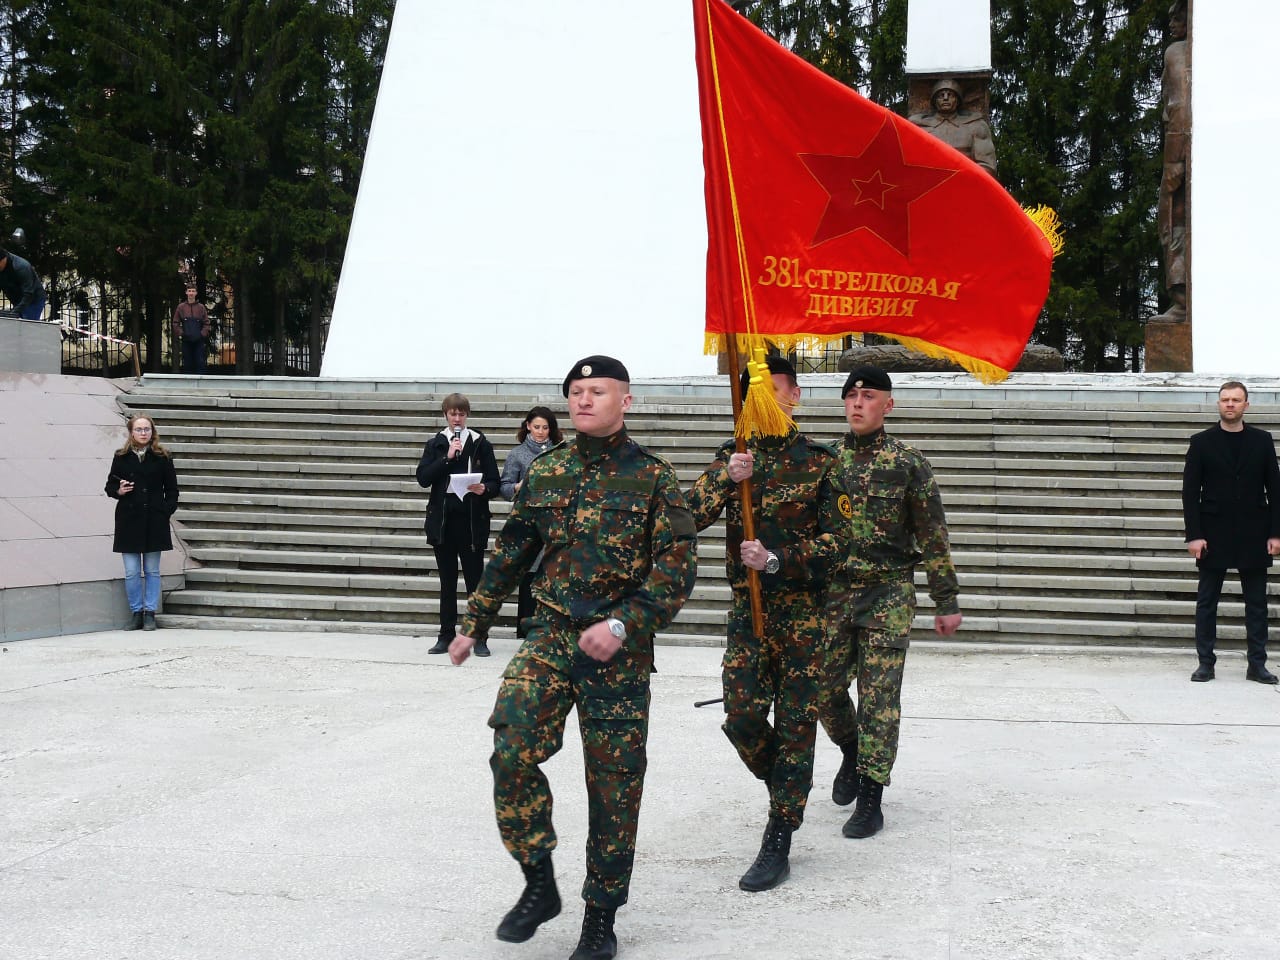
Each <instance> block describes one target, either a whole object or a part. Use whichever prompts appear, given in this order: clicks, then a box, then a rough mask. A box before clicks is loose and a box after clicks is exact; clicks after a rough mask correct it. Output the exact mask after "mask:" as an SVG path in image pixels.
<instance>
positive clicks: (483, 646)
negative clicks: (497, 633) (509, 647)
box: [471, 640, 489, 657]
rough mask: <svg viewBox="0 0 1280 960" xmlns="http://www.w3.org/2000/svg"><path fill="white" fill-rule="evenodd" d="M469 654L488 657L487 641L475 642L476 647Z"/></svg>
mask: <svg viewBox="0 0 1280 960" xmlns="http://www.w3.org/2000/svg"><path fill="white" fill-rule="evenodd" d="M471 652H472V653H474V654H475V655H476V656H477V657H487V656H489V641H488V640H477V641H476V645H475V647H474V648H473V649H472V651H471Z"/></svg>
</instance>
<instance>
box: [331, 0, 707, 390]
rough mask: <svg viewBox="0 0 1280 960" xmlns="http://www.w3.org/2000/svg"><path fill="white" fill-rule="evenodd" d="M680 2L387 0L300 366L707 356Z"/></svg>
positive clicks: (531, 370)
mask: <svg viewBox="0 0 1280 960" xmlns="http://www.w3.org/2000/svg"><path fill="white" fill-rule="evenodd" d="M692 16H693V14H692V9H691V4H690V3H689V2H688V0H652V2H649V3H640V4H636V3H630V4H623V3H602V2H600V0H549V2H546V3H502V4H493V3H480V4H461V3H454V4H444V3H426V2H412V3H400V4H398V5H397V6H396V11H395V19H394V22H393V24H392V28H391V37H390V43H389V46H388V49H387V58H386V65H385V68H384V70H383V74H382V84H381V88H380V90H379V93H378V102H377V108H376V111H375V114H374V121H373V128H372V133H371V137H370V142H369V150H368V154H367V156H366V158H365V165H364V171H363V175H362V177H361V182H360V192H359V198H358V200H357V202H356V209H355V216H354V219H353V222H352V225H351V234H350V237H349V240H348V245H347V253H346V259H345V261H344V263H343V266H342V276H341V280H340V282H339V284H338V293H337V301H336V303H335V306H334V315H333V325H332V327H331V328H330V332H329V340H328V344H327V348H326V350H325V355H324V363H323V366H322V374H323V375H324V376H334V377H428V376H429V377H437V378H438V377H459V378H461V377H469V378H475V377H497V378H501V377H513V376H524V377H535V376H550V377H556V378H559V377H561V376H563V375H564V373H565V372H566V371H567V370H568V368H569V366H570V364H572V363H573V362H574V361H575V360H577V359H579V358H580V357H582V356H584V355H586V354H592V353H606V354H613V355H616V356H617V357H619V358H620V359H622V360H623V361H624V362H625V363H626V364H627V365H628V368H629V369H630V371H631V373H632V375H633V376H634V377H637V378H639V377H647V376H684V375H693V374H707V373H714V372H715V358H714V357H706V356H704V355H703V353H702V348H703V327H704V320H705V313H704V310H705V284H706V216H705V212H704V207H703V194H702V139H701V132H700V128H699V121H698V91H697V75H696V72H695V65H694V47H693V21H692Z"/></svg>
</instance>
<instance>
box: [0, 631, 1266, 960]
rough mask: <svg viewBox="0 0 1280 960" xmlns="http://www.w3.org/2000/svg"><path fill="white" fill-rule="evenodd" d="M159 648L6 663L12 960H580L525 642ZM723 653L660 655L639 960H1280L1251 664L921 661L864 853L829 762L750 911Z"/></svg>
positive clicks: (139, 643)
mask: <svg viewBox="0 0 1280 960" xmlns="http://www.w3.org/2000/svg"><path fill="white" fill-rule="evenodd" d="M429 642H430V641H429V640H425V639H419V640H414V639H412V638H408V637H398V636H368V635H359V636H357V635H343V634H331V633H314V634H309V633H287V634H272V633H246V632H222V631H209V630H204V631H188V630H160V631H157V632H155V633H120V632H105V633H96V634H84V635H78V636H68V637H53V638H47V639H39V640H26V641H21V642H15V643H8V644H6V645H4V648H3V649H4V652H3V653H0V958H6V960H7V958H11V957H12V958H23V960H37V958H50V960H80V958H84V960H89V958H93V960H105V958H111V960H114V958H127V960H152V958H155V960H206V958H207V960H215V958H216V960H259V958H262V960H267V958H270V960H292V958H298V960H304V958H305V960H329V958H335V960H336V958H343V960H347V958H352V960H355V958H359V960H370V958H372V960H427V958H449V960H453V958H478V960H488V958H495V960H499V958H500V960H543V958H558V960H564V958H566V957H567V956H568V954H569V953H570V952H571V951H572V949H573V946H574V944H575V943H576V940H577V933H578V927H579V923H580V920H581V901H580V899H579V897H578V892H579V888H580V884H581V882H582V875H583V853H582V850H583V841H584V837H585V818H586V804H585V794H584V788H583V784H582V761H581V754H580V750H579V742H578V738H577V731H576V725H574V724H573V723H572V721H571V724H570V729H569V730H568V731H567V735H566V743H565V749H564V750H563V751H562V752H561V753H560V754H559V755H558V756H557V757H555V758H554V759H553V760H551V761H550V762H549V763H548V764H547V773H548V776H549V777H550V778H551V782H552V788H553V790H554V791H555V797H556V826H557V829H558V831H559V834H560V839H561V845H560V848H559V849H558V850H557V852H556V865H557V872H558V877H559V882H560V888H561V894H562V896H564V899H565V910H564V912H563V913H562V914H561V916H560V917H559V918H557V919H555V920H553V921H551V922H550V923H548V924H547V925H545V926H544V927H543V928H542V929H541V930H540V931H539V932H538V934H537V935H536V936H535V937H534V938H533V939H532V940H531V941H529V942H528V943H526V944H520V945H512V944H504V943H500V942H498V941H497V940H496V939H494V937H493V930H494V928H495V927H496V925H497V923H498V920H499V919H500V918H501V916H502V914H503V912H504V911H505V910H506V909H507V908H508V907H509V906H510V905H511V904H512V903H513V902H514V900H515V898H516V897H517V896H518V894H519V890H520V887H521V876H520V872H519V869H518V868H517V866H516V865H515V863H514V861H512V860H511V859H510V858H509V857H508V856H507V854H506V853H505V852H504V851H503V849H502V847H501V844H500V842H499V840H498V836H497V830H496V827H495V826H494V822H493V813H492V800H491V780H490V775H489V770H488V766H487V756H488V750H489V744H490V737H489V731H488V729H487V728H486V727H485V719H486V717H487V715H488V711H489V709H490V707H491V706H492V701H493V695H494V691H495V689H496V686H497V681H498V677H499V675H500V673H501V670H502V666H503V664H504V662H505V659H506V657H507V656H509V655H510V653H511V652H512V650H513V649H514V641H511V640H502V639H498V640H494V641H492V642H491V647H492V648H493V650H494V656H493V657H492V658H490V659H488V660H476V659H473V660H471V661H470V662H469V663H467V664H466V665H465V666H464V667H462V668H454V667H452V666H450V665H449V664H448V663H447V661H446V660H445V658H442V657H429V656H427V655H426V648H427V646H428V645H429ZM718 661H719V651H718V650H714V649H706V648H688V647H661V648H659V651H658V666H659V670H660V672H659V673H658V674H657V675H656V676H655V678H654V683H653V692H654V701H653V711H652V721H651V731H650V766H649V774H648V779H647V782H646V797H645V801H644V808H643V814H642V818H641V825H640V839H639V848H638V856H637V863H636V870H635V876H634V879H633V883H632V891H631V903H630V904H628V905H627V906H626V907H624V908H623V909H622V910H620V911H619V914H618V924H617V930H618V935H619V940H620V952H619V956H620V957H622V958H626V960H659V958H661V960H669V958H677V960H682V958H731V957H732V958H738V957H751V958H755V960H773V958H784V957H787V958H790V957H796V958H817V960H826V958H833V960H834V958H849V957H854V958H858V957H872V958H903V960H942V958H948V960H960V958H966V960H967V958H973V960H992V958H1010V960H1015V958H1016V960H1023V958H1027V960H1031V958H1113V957H1114V958H1126V960H1132V958H1152V960H1157V958H1159V960H1166V958H1214V960H1230V958H1240V960H1259V958H1280V939H1278V937H1277V933H1278V930H1277V926H1278V923H1277V917H1278V916H1280V904H1277V903H1276V902H1275V898H1274V896H1273V889H1274V884H1275V878H1276V876H1277V875H1280V856H1278V855H1280V830H1278V829H1277V828H1278V826H1280V824H1278V822H1277V821H1278V820H1280V803H1278V798H1280V789H1278V787H1280V772H1278V768H1277V765H1276V758H1277V747H1278V746H1280V697H1278V695H1277V694H1278V692H1277V688H1275V687H1263V686H1260V685H1258V684H1254V683H1248V682H1246V681H1245V679H1244V671H1245V664H1244V660H1243V658H1242V656H1241V655H1240V654H1238V653H1228V654H1224V655H1223V656H1222V657H1221V658H1220V659H1219V663H1218V678H1219V679H1218V680H1217V681H1215V682H1214V683H1209V684H1192V683H1190V682H1189V681H1188V676H1189V675H1190V673H1191V670H1192V669H1193V668H1194V665H1195V658H1194V654H1193V653H1191V652H1190V651H1188V652H1186V653H1169V652H1164V651H1150V650H1147V651H1122V650H1115V649H1107V650H1069V649H1065V648H1035V649H1031V650H1011V649H1008V648H986V649H977V648H968V647H941V646H935V645H927V644H919V645H917V646H916V647H914V648H913V649H912V651H911V653H910V655H909V657H908V661H907V679H906V687H905V693H904V723H903V735H902V746H901V750H900V755H899V761H898V765H897V767H896V769H895V771H894V781H893V784H892V786H891V787H889V788H888V789H887V790H886V791H885V808H884V809H885V818H886V824H887V825H886V828H885V830H884V831H883V832H882V833H881V834H879V835H878V836H876V837H874V838H872V839H870V840H863V841H854V840H845V839H843V838H842V837H841V836H840V826H841V825H842V823H843V822H844V820H845V818H846V817H847V816H848V813H849V811H848V810H847V809H842V808H837V807H835V806H834V805H833V804H832V803H831V801H830V798H829V794H830V785H831V778H832V776H833V774H834V772H835V769H836V767H837V766H838V761H839V757H838V752H837V751H836V750H835V749H834V748H833V747H832V746H831V745H830V744H829V743H827V742H826V741H825V738H824V737H823V736H822V735H821V734H819V753H818V760H817V771H816V780H815V788H814V792H813V794H812V795H811V797H810V807H809V814H808V819H807V820H806V823H805V825H804V827H803V829H802V830H801V831H800V832H799V833H798V834H797V835H796V837H795V842H794V845H793V850H792V857H791V863H792V877H791V880H790V881H789V882H788V883H786V884H785V885H784V886H782V887H780V888H778V889H777V890H774V891H771V892H767V893H761V894H746V893H743V892H741V891H739V890H738V888H737V879H738V877H739V875H740V874H741V873H742V871H743V870H745V869H746V867H747V866H748V865H749V864H750V862H751V860H752V858H753V857H754V855H755V852H756V848H757V845H758V842H759V837H760V832H761V830H762V828H763V825H764V820H765V816H766V803H765V797H764V790H763V788H762V787H761V786H760V785H759V784H758V783H757V782H756V781H754V780H753V779H752V778H751V777H750V776H749V775H748V774H747V773H746V772H745V770H744V769H743V768H742V766H741V765H740V764H739V762H738V761H737V759H736V757H735V756H734V754H733V751H732V750H731V748H730V747H729V745H728V743H727V741H725V739H724V737H723V735H722V734H721V733H720V731H719V729H718V727H719V723H720V719H721V714H720V713H719V708H718V707H710V708H704V709H701V710H694V709H693V707H692V703H693V701H694V700H697V699H702V698H706V697H714V696H717V695H718V694H719V681H718V670H719V663H718Z"/></svg>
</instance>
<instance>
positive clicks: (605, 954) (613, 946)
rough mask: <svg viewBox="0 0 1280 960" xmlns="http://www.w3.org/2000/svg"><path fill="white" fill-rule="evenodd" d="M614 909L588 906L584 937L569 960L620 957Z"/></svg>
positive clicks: (584, 918)
mask: <svg viewBox="0 0 1280 960" xmlns="http://www.w3.org/2000/svg"><path fill="white" fill-rule="evenodd" d="M616 912H617V911H616V910H615V909H614V908H613V907H593V906H592V905H591V904H589V903H588V904H587V909H586V912H585V913H583V915H582V936H580V937H578V946H577V949H575V950H574V951H573V953H571V954H569V960H612V958H613V957H616V956H617V955H618V938H617V937H616V936H614V934H613V915H614V913H616Z"/></svg>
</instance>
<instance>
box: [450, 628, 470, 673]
mask: <svg viewBox="0 0 1280 960" xmlns="http://www.w3.org/2000/svg"><path fill="white" fill-rule="evenodd" d="M475 645H476V642H475V640H473V639H471V637H467V636H463V635H462V634H460V633H455V634H454V635H453V641H452V642H451V643H450V644H449V660H450V661H451V662H452V663H453V665H454V666H455V667H459V666H461V665H462V663H463V662H464V661H465V660H466V659H467V657H469V656H471V648H472V647H474V646H475Z"/></svg>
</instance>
